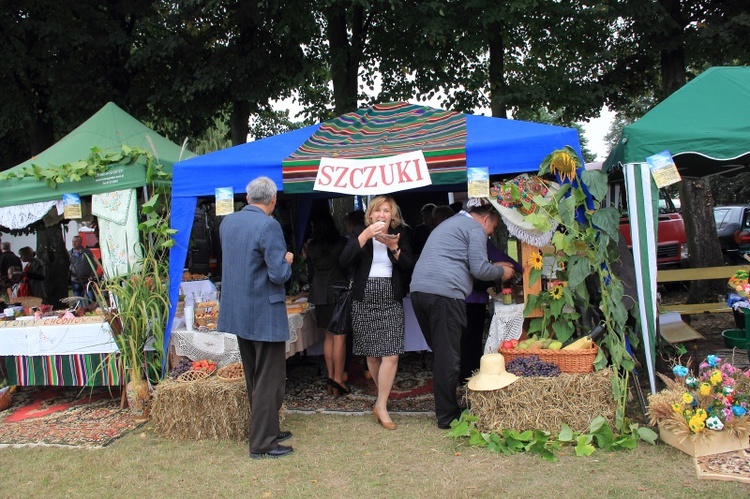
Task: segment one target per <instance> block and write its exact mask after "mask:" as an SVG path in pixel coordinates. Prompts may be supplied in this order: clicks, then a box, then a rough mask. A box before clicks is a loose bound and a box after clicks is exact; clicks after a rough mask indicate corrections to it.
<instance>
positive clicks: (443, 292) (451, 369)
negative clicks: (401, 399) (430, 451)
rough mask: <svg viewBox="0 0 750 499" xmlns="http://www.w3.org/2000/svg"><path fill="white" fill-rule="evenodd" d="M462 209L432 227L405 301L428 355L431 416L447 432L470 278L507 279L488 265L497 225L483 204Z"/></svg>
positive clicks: (456, 411) (506, 270) (508, 274)
mask: <svg viewBox="0 0 750 499" xmlns="http://www.w3.org/2000/svg"><path fill="white" fill-rule="evenodd" d="M466 210H468V211H462V212H461V213H459V214H458V215H456V216H453V217H451V218H449V219H448V220H446V221H445V222H442V223H441V224H440V225H438V226H437V227H435V229H434V230H433V231H432V234H430V238H429V239H428V240H427V244H425V247H424V250H423V251H422V256H421V257H420V259H419V261H418V262H417V265H416V266H415V268H414V275H413V276H412V281H411V301H412V305H413V306H414V314H415V315H416V317H417V322H418V323H419V327H420V328H421V329H422V333H423V334H424V337H425V340H426V341H427V345H428V346H429V347H430V349H431V350H432V352H433V355H434V361H433V384H434V393H435V415H436V417H437V424H438V427H439V428H441V429H448V428H450V423H451V421H453V420H454V419H456V418H458V417H459V416H460V414H461V409H460V407H459V405H458V399H457V397H456V389H457V388H458V381H459V372H460V368H461V336H462V334H463V331H464V329H465V328H466V303H465V300H466V297H467V296H468V295H469V293H471V290H472V285H473V280H474V279H480V280H484V281H497V280H500V279H502V280H506V281H507V280H508V279H511V278H512V277H513V275H514V270H513V265H512V264H510V263H508V262H497V263H495V264H492V263H490V262H489V259H488V258H487V237H488V236H489V235H490V234H492V233H493V232H494V231H495V229H496V228H497V225H498V223H499V222H500V215H499V214H498V213H497V212H496V211H495V210H494V209H493V208H492V205H490V204H489V202H488V201H486V200H483V199H478V198H475V199H470V200H468V201H467V207H466Z"/></svg>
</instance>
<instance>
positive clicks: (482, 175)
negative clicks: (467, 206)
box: [466, 167, 490, 198]
mask: <svg viewBox="0 0 750 499" xmlns="http://www.w3.org/2000/svg"><path fill="white" fill-rule="evenodd" d="M466 180H467V189H466V191H467V195H468V196H469V197H470V198H486V197H488V196H489V195H490V169H489V168H476V167H470V168H467V169H466Z"/></svg>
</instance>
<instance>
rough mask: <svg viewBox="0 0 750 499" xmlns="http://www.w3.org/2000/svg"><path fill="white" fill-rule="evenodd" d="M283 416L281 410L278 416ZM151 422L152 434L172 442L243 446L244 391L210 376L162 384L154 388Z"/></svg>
mask: <svg viewBox="0 0 750 499" xmlns="http://www.w3.org/2000/svg"><path fill="white" fill-rule="evenodd" d="M284 412H285V409H284V407H282V408H281V411H280V415H283V414H284ZM151 422H152V423H153V424H154V429H155V431H156V433H158V434H160V435H164V436H166V437H170V438H174V439H181V440H229V441H235V442H247V441H248V439H249V437H250V404H249V402H248V400H247V388H246V386H245V383H233V382H226V381H222V380H220V379H217V378H216V377H213V376H212V377H210V378H207V379H204V380H198V381H191V382H188V383H183V382H179V381H172V380H168V381H164V382H162V383H160V384H159V385H158V386H157V388H156V392H155V395H154V400H153V405H152V409H151Z"/></svg>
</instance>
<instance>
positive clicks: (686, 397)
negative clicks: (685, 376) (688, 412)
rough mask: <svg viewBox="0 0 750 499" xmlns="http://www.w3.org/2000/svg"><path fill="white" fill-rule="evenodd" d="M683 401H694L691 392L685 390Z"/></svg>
mask: <svg viewBox="0 0 750 499" xmlns="http://www.w3.org/2000/svg"><path fill="white" fill-rule="evenodd" d="M682 401H683V402H685V403H686V404H692V403H693V396H692V395H690V394H689V393H687V392H685V393H683V394H682Z"/></svg>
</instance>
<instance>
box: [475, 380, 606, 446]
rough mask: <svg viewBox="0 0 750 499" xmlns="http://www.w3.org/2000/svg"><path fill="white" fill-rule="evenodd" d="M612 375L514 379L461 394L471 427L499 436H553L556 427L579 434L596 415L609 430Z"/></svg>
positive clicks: (585, 429) (557, 429) (587, 427)
mask: <svg viewBox="0 0 750 499" xmlns="http://www.w3.org/2000/svg"><path fill="white" fill-rule="evenodd" d="M611 380H612V371H610V370H602V371H596V372H592V373H585V374H566V373H562V374H560V376H557V377H519V378H518V380H517V381H516V382H515V383H513V384H511V385H509V386H506V387H505V388H502V389H500V390H493V391H483V392H475V391H472V390H467V392H466V399H467V401H468V403H469V407H470V408H471V413H472V414H473V415H474V416H476V417H477V418H478V421H477V422H476V426H477V429H478V430H479V431H482V432H493V433H499V432H500V430H502V429H512V430H518V431H525V430H534V429H539V430H546V431H549V432H551V433H558V432H559V431H560V429H561V428H562V424H563V423H565V424H567V425H568V426H569V427H570V428H572V429H573V430H574V431H581V432H585V431H588V429H589V424H590V423H591V420H593V419H594V418H595V417H597V416H603V417H604V418H606V420H607V421H608V422H609V424H610V426H611V427H614V420H615V408H616V404H615V401H614V398H613V396H612V381H611Z"/></svg>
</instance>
